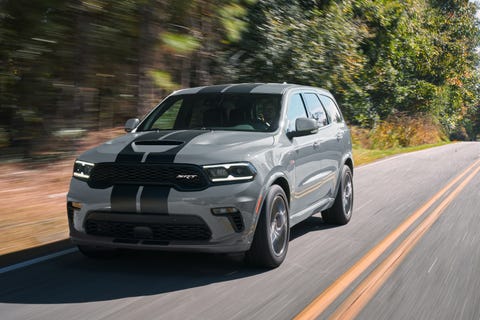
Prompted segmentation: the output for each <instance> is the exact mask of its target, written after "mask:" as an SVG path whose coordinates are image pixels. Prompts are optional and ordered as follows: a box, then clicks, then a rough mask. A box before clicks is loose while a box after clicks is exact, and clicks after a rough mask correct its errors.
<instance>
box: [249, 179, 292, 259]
mask: <svg viewBox="0 0 480 320" xmlns="http://www.w3.org/2000/svg"><path fill="white" fill-rule="evenodd" d="M289 238H290V223H289V218H288V202H287V196H286V195H285V192H284V191H283V189H282V188H281V187H280V186H278V185H272V186H271V187H270V189H269V191H268V194H267V197H266V199H265V203H264V205H263V208H262V212H261V213H260V217H259V220H258V225H257V229H256V230H255V235H254V237H253V243H252V246H251V248H250V250H249V251H248V252H247V259H248V260H249V261H250V262H251V263H253V264H255V265H258V266H262V267H268V268H275V267H278V266H279V265H280V264H281V263H282V262H283V260H285V256H286V255H287V250H288V241H289Z"/></svg>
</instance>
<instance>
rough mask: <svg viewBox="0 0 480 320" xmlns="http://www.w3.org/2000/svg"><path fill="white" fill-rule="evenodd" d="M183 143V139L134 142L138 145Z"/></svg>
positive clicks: (174, 144)
mask: <svg viewBox="0 0 480 320" xmlns="http://www.w3.org/2000/svg"><path fill="white" fill-rule="evenodd" d="M182 143H183V141H177V140H144V141H135V142H134V144H135V145H137V146H178V145H181V144H182Z"/></svg>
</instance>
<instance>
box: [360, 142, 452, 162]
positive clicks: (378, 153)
mask: <svg viewBox="0 0 480 320" xmlns="http://www.w3.org/2000/svg"><path fill="white" fill-rule="evenodd" d="M449 143H451V142H449V141H442V142H439V143H434V144H423V145H420V146H414V147H405V148H392V149H386V150H378V149H364V148H362V147H359V146H358V145H354V146H353V160H354V162H355V166H359V165H362V164H367V163H370V162H373V161H375V160H378V159H381V158H385V157H390V156H394V155H396V154H401V153H407V152H412V151H418V150H424V149H428V148H433V147H438V146H443V145H446V144H449Z"/></svg>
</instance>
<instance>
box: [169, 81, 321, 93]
mask: <svg viewBox="0 0 480 320" xmlns="http://www.w3.org/2000/svg"><path fill="white" fill-rule="evenodd" d="M292 88H305V89H307V88H311V89H316V90H320V91H323V92H325V93H328V91H326V90H324V89H320V88H313V87H307V86H301V85H298V84H290V83H239V84H221V85H214V86H206V87H195V88H189V89H181V90H178V91H175V92H174V93H173V94H172V95H179V94H196V93H269V94H283V93H285V91H286V90H288V89H292Z"/></svg>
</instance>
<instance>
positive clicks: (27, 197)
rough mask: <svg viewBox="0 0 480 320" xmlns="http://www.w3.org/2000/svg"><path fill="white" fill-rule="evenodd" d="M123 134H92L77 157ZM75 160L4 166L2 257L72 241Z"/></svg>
mask: <svg viewBox="0 0 480 320" xmlns="http://www.w3.org/2000/svg"><path fill="white" fill-rule="evenodd" d="M122 133H123V129H122V128H114V129H108V130H104V131H100V132H90V133H88V134H87V135H86V136H85V137H84V138H82V139H81V140H79V141H77V143H75V145H76V146H77V147H76V149H77V151H76V152H75V154H76V155H79V154H80V153H82V152H83V151H85V150H87V149H89V148H91V147H93V146H95V145H98V144H100V143H102V142H105V141H107V140H110V139H112V138H114V137H117V136H119V135H121V134H122ZM74 160H75V156H74V157H71V158H69V159H65V160H61V161H55V162H50V163H48V164H47V163H40V164H39V163H37V162H35V163H25V162H22V163H8V164H0V199H2V201H0V243H2V246H1V247H0V255H4V254H7V253H10V252H15V251H19V250H23V249H27V248H31V247H35V246H39V245H42V244H46V243H51V242H55V241H58V240H62V239H66V238H67V237H68V222H67V214H66V195H67V192H68V186H69V183H70V178H71V176H72V167H73V161H74Z"/></svg>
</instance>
